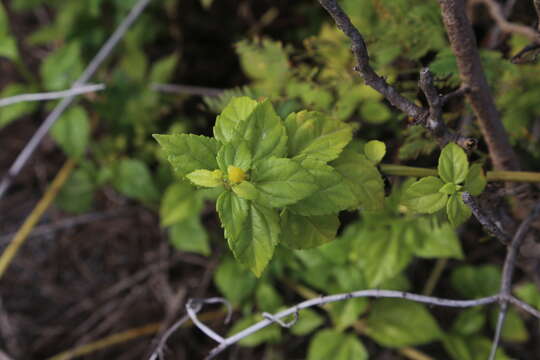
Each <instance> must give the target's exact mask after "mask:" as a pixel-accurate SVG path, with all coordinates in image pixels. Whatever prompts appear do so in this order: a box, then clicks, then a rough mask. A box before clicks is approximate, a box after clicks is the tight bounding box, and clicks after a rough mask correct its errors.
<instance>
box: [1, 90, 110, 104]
mask: <svg viewBox="0 0 540 360" xmlns="http://www.w3.org/2000/svg"><path fill="white" fill-rule="evenodd" d="M103 89H105V85H104V84H90V85H83V86H79V87H72V88H71V89H69V90H63V91H51V92H44V93H35V94H21V95H15V96H11V97H8V98H4V99H0V107H3V106H8V105H12V104H17V103H20V102H25V101H45V100H54V99H61V98H64V97H68V96H72V97H73V96H77V95H81V94H85V93H90V92H96V91H101V90H103Z"/></svg>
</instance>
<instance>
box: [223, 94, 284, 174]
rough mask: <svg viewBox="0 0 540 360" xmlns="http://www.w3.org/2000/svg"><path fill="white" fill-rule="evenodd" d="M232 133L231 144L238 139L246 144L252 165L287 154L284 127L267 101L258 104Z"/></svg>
mask: <svg viewBox="0 0 540 360" xmlns="http://www.w3.org/2000/svg"><path fill="white" fill-rule="evenodd" d="M234 132H235V137H234V140H233V142H234V141H238V140H240V139H243V140H245V141H246V142H247V145H248V147H249V149H250V151H251V155H252V156H253V160H252V162H253V163H254V164H255V163H256V162H258V161H260V160H263V159H266V158H268V157H270V156H275V157H282V156H285V155H286V153H287V134H286V131H285V126H283V121H282V120H281V118H280V117H279V115H278V114H276V111H275V110H274V108H273V107H272V104H271V103H270V101H268V100H266V101H263V102H262V103H259V105H258V106H257V107H256V108H255V109H253V112H252V113H251V114H250V115H249V117H248V118H247V119H246V120H245V121H241V122H239V123H238V125H237V126H236V128H235V129H234Z"/></svg>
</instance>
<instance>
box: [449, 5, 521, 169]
mask: <svg viewBox="0 0 540 360" xmlns="http://www.w3.org/2000/svg"><path fill="white" fill-rule="evenodd" d="M439 3H440V5H441V12H442V17H443V22H444V25H445V27H446V30H447V33H448V37H449V39H450V44H451V46H452V49H453V51H454V54H455V55H456V59H457V64H458V68H459V72H460V76H461V81H462V83H463V86H465V87H468V88H470V89H471V91H470V92H469V93H468V94H467V95H466V97H467V99H468V101H469V102H470V104H471V106H472V108H473V111H474V113H475V115H476V118H477V119H478V122H479V124H480V129H481V131H482V134H483V135H484V138H485V140H486V143H487V146H488V149H489V154H490V155H491V159H492V161H493V165H494V167H495V168H496V169H497V170H518V169H519V163H518V160H517V157H516V155H515V153H514V150H513V149H512V146H511V145H510V141H509V139H508V134H507V133H506V130H505V129H504V126H503V124H502V121H501V118H500V115H499V113H498V111H497V109H496V107H495V103H494V100H493V97H492V95H491V92H490V90H489V86H488V83H487V80H486V77H485V74H484V70H483V67H482V63H481V61H480V55H479V52H478V48H477V46H476V39H475V35H474V32H473V29H472V26H471V24H470V22H469V20H468V19H467V15H466V12H465V4H464V1H463V0H439Z"/></svg>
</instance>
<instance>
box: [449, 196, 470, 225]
mask: <svg viewBox="0 0 540 360" xmlns="http://www.w3.org/2000/svg"><path fill="white" fill-rule="evenodd" d="M461 194H462V193H454V194H452V195H450V198H449V199H448V203H447V204H446V213H447V214H448V220H450V223H451V224H452V225H454V226H455V227H457V226H459V225H461V224H463V223H464V222H465V221H467V219H468V218H469V217H470V216H471V209H470V208H469V207H468V206H467V205H465V203H464V202H463V199H462V198H461Z"/></svg>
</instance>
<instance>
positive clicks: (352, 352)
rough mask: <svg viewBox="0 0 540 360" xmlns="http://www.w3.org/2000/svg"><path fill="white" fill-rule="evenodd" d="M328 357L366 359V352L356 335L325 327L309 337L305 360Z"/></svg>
mask: <svg viewBox="0 0 540 360" xmlns="http://www.w3.org/2000/svg"><path fill="white" fill-rule="evenodd" d="M328 359H332V360H353V359H354V360H367V359H368V353H367V351H366V349H365V348H364V345H362V343H361V342H360V341H359V340H358V338H357V337H356V336H354V335H347V334H343V333H341V332H338V331H335V330H330V329H326V330H321V331H319V332H318V333H317V334H316V335H315V336H314V337H313V338H312V339H311V342H310V343H309V350H308V356H307V360H328Z"/></svg>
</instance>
